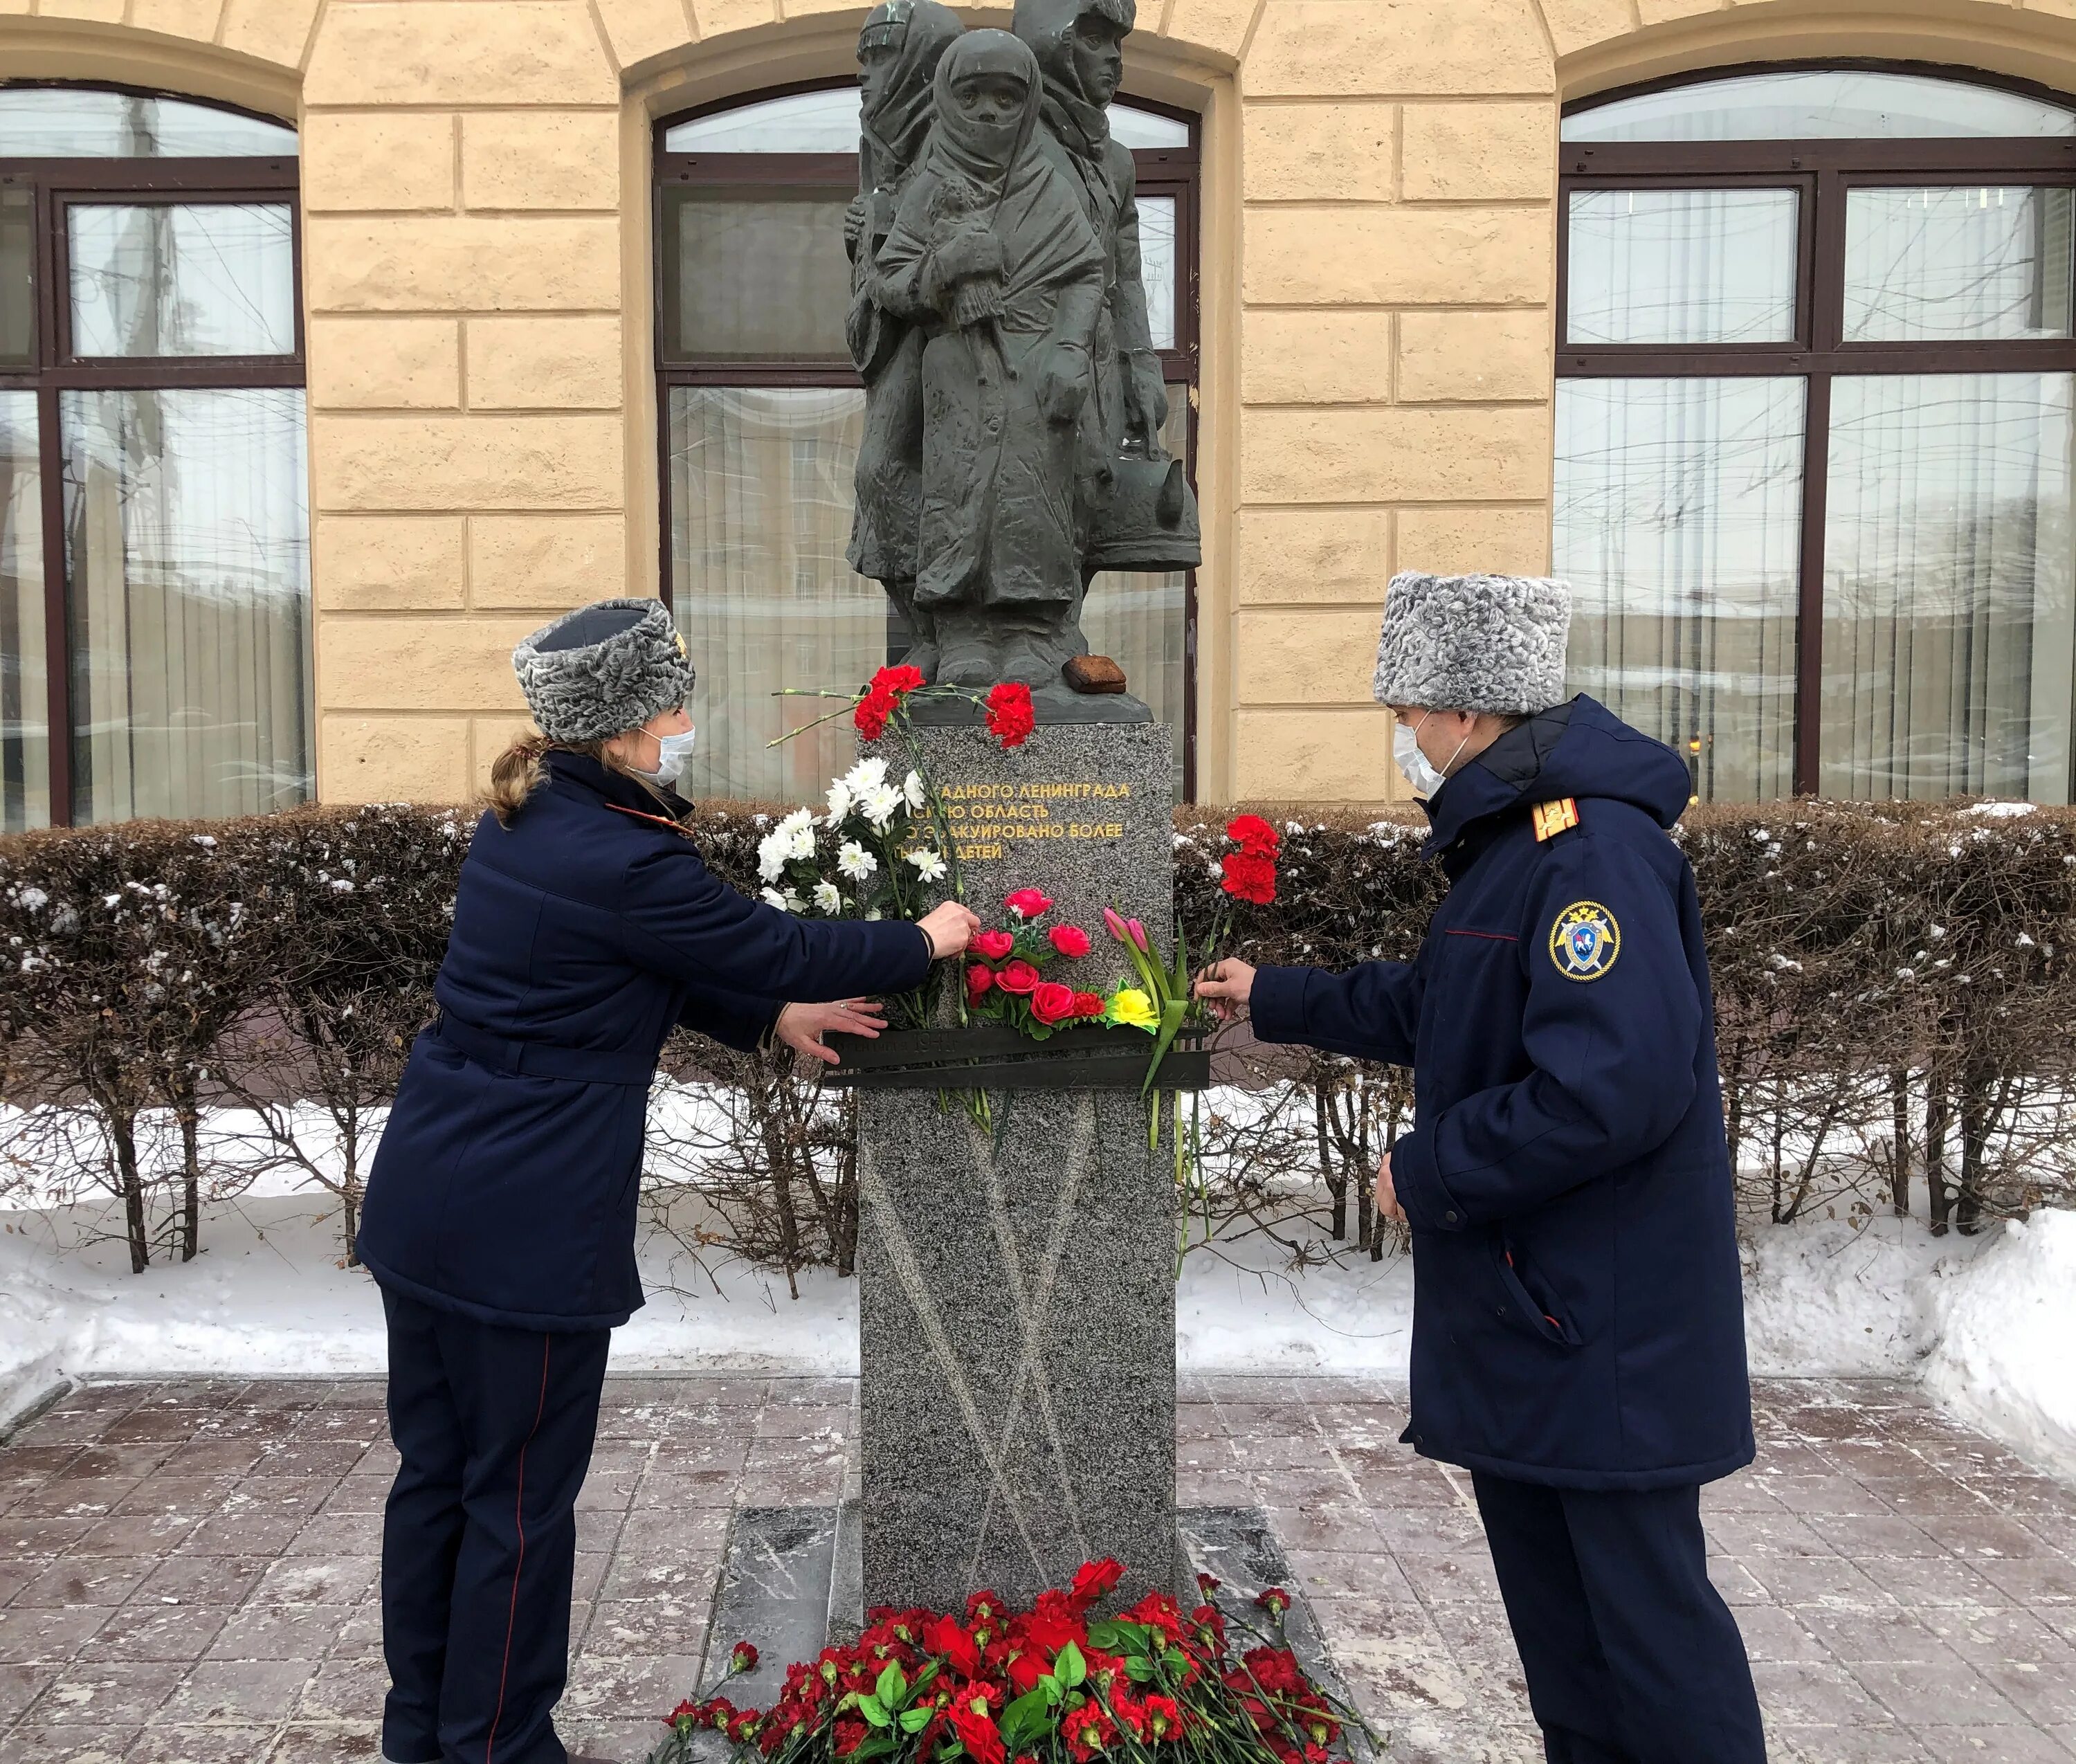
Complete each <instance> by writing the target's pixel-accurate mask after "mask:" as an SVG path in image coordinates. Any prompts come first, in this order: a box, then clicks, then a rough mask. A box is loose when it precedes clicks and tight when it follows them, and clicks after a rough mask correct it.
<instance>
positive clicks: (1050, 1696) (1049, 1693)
mask: <svg viewBox="0 0 2076 1764" xmlns="http://www.w3.org/2000/svg"><path fill="white" fill-rule="evenodd" d="M1038 1688H1039V1689H1040V1690H1041V1691H1044V1693H1045V1700H1046V1701H1047V1702H1048V1703H1049V1704H1054V1705H1055V1706H1057V1704H1059V1703H1060V1701H1061V1700H1062V1699H1063V1698H1064V1697H1065V1696H1066V1694H1067V1687H1066V1686H1065V1685H1064V1684H1062V1683H1061V1682H1060V1680H1059V1679H1058V1677H1057V1675H1055V1674H1053V1673H1051V1672H1048V1673H1047V1674H1046V1675H1044V1677H1043V1678H1042V1679H1039V1681H1038Z"/></svg>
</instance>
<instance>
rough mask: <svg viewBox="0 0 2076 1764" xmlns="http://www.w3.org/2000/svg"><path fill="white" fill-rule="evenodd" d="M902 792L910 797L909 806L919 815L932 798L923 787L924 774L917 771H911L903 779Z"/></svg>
mask: <svg viewBox="0 0 2076 1764" xmlns="http://www.w3.org/2000/svg"><path fill="white" fill-rule="evenodd" d="M901 794H902V795H903V796H905V797H907V799H908V807H910V808H911V810H912V811H914V812H915V813H916V814H918V815H920V814H921V813H922V812H923V810H924V805H925V804H927V803H928V801H929V800H930V798H929V795H928V792H927V791H924V788H923V779H922V774H920V773H917V772H911V773H910V774H908V775H907V777H906V778H903V779H902V780H901Z"/></svg>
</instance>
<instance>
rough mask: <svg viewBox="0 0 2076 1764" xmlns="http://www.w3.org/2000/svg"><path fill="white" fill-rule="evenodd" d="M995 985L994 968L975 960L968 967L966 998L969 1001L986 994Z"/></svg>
mask: <svg viewBox="0 0 2076 1764" xmlns="http://www.w3.org/2000/svg"><path fill="white" fill-rule="evenodd" d="M992 986H994V969H991V968H987V967H984V966H982V965H981V964H980V963H979V962H978V961H977V962H975V963H974V965H972V966H971V967H970V968H969V969H966V998H967V999H968V1001H969V1002H970V1001H971V1000H973V999H975V998H981V997H982V996H984V995H985V994H986V993H987V991H988V990H989V989H990V988H991V987H992Z"/></svg>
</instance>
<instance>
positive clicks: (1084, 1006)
mask: <svg viewBox="0 0 2076 1764" xmlns="http://www.w3.org/2000/svg"><path fill="white" fill-rule="evenodd" d="M1102 1014H1103V1000H1102V994H1101V993H1099V992H1077V993H1076V994H1074V1015H1076V1016H1077V1017H1100V1016H1101V1015H1102Z"/></svg>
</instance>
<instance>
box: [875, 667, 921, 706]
mask: <svg viewBox="0 0 2076 1764" xmlns="http://www.w3.org/2000/svg"><path fill="white" fill-rule="evenodd" d="M922 683H923V670H922V669H920V668H919V667H911V666H909V665H908V664H907V662H902V663H901V664H900V665H899V666H898V667H883V668H882V669H881V670H879V671H878V673H877V674H874V675H873V677H872V690H873V691H874V693H875V694H877V693H882V692H883V693H885V694H886V695H887V696H888V697H889V698H899V696H900V695H902V694H903V692H912V691H915V690H916V687H919V686H920V685H921V684H922Z"/></svg>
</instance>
